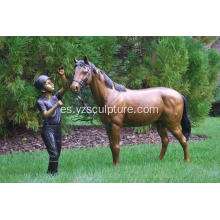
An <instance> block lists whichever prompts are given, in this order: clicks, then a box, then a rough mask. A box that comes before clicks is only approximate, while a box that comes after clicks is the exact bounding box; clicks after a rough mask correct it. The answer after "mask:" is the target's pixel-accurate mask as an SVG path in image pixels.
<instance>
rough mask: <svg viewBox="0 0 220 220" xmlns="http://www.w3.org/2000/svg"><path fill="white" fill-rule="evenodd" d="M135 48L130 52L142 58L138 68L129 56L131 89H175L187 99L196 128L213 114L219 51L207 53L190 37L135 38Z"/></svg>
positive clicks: (219, 61)
mask: <svg viewBox="0 0 220 220" xmlns="http://www.w3.org/2000/svg"><path fill="white" fill-rule="evenodd" d="M140 38H142V37H140ZM134 45H136V46H134V47H133V49H132V50H131V52H130V53H133V54H136V56H135V55H133V57H136V58H135V59H139V65H138V66H137V65H134V64H133V63H132V61H131V62H130V60H129V59H130V57H129V56H127V63H128V64H131V65H129V67H127V70H126V71H130V73H126V71H125V74H126V75H127V76H128V77H127V82H128V86H129V87H130V88H143V87H157V86H162V87H169V88H173V89H175V90H177V91H178V92H180V93H181V94H183V95H184V96H185V97H186V99H187V100H188V105H189V112H190V118H191V120H192V123H193V125H197V124H198V123H199V122H200V121H201V120H204V118H205V117H206V116H207V114H208V113H209V111H210V108H211V102H212V101H213V92H214V90H215V87H216V80H217V73H218V71H219V63H220V56H219V55H218V53H217V51H216V50H207V49H206V48H205V47H204V46H203V44H202V43H201V42H200V41H198V40H196V39H194V38H191V37H158V38H153V39H151V38H145V39H144V40H142V41H141V40H138V39H135V42H134ZM137 45H140V48H141V47H142V46H146V45H148V46H146V49H145V50H143V49H142V50H141V49H138V50H137ZM124 54H125V55H126V53H124ZM140 54H141V56H140ZM124 59H126V58H124ZM136 63H138V62H136Z"/></svg>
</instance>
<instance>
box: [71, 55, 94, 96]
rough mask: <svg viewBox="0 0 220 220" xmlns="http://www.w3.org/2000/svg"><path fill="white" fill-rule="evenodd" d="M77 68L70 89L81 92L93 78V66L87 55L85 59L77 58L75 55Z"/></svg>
mask: <svg viewBox="0 0 220 220" xmlns="http://www.w3.org/2000/svg"><path fill="white" fill-rule="evenodd" d="M74 62H75V68H74V77H73V81H72V84H71V86H70V89H71V91H72V92H75V93H79V92H80V91H81V90H82V89H83V88H84V87H86V86H87V85H88V84H90V82H91V80H92V67H91V65H90V63H89V61H88V58H87V56H85V57H84V60H79V61H78V60H77V59H76V58H75V57H74Z"/></svg>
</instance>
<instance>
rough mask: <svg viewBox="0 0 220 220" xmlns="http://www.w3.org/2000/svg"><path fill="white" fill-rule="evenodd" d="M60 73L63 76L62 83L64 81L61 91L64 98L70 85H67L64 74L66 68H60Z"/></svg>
mask: <svg viewBox="0 0 220 220" xmlns="http://www.w3.org/2000/svg"><path fill="white" fill-rule="evenodd" d="M58 72H59V74H60V76H61V81H62V85H63V87H62V88H61V89H60V90H59V93H60V95H61V96H62V95H63V94H64V92H65V91H66V90H67V88H68V83H67V79H66V76H65V73H64V68H63V67H60V68H59V70H58Z"/></svg>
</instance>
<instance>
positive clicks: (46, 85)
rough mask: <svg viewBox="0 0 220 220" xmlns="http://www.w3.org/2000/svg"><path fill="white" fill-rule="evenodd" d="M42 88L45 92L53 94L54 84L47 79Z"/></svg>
mask: <svg viewBox="0 0 220 220" xmlns="http://www.w3.org/2000/svg"><path fill="white" fill-rule="evenodd" d="M44 88H45V89H47V91H50V92H53V91H54V89H55V88H54V84H53V83H52V81H51V80H50V79H48V80H47V81H46V82H45V83H44Z"/></svg>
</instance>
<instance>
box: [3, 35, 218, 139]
mask: <svg viewBox="0 0 220 220" xmlns="http://www.w3.org/2000/svg"><path fill="white" fill-rule="evenodd" d="M207 39H208V40H209V41H210V40H214V39H210V38H207ZM207 39H206V40H204V39H203V40H201V39H200V38H199V39H198V40H197V39H195V38H192V37H0V84H1V87H0V95H1V100H0V135H7V134H8V132H9V131H11V130H12V129H13V128H14V127H16V126H23V127H26V128H31V129H33V130H35V131H36V130H38V129H39V126H40V125H41V121H42V120H41V115H40V113H39V111H38V110H37V109H36V106H35V103H36V100H37V98H38V97H39V96H40V94H39V93H38V92H37V91H36V90H35V88H34V87H33V82H34V80H35V79H36V78H37V77H38V76H39V75H41V74H45V75H49V76H52V80H53V81H54V82H55V86H56V88H57V89H59V88H60V87H61V81H60V78H59V75H58V74H57V69H58V67H59V66H60V65H63V66H64V67H65V73H66V75H67V78H68V80H69V83H70V82H71V80H72V77H73V69H74V61H73V56H76V57H77V59H82V58H83V57H84V55H87V56H88V58H89V60H90V61H91V62H93V63H94V64H95V65H96V66H97V67H99V68H100V69H102V70H103V71H105V72H106V73H107V74H108V75H109V76H110V77H111V78H112V79H113V80H115V81H116V82H118V83H122V84H124V85H125V86H127V87H128V88H133V89H140V88H148V87H153V86H166V87H170V88H173V89H176V90H177V91H179V92H180V93H182V94H183V95H184V96H186V98H187V100H188V102H189V110H190V117H191V119H192V121H193V123H194V124H195V125H196V124H197V123H198V122H199V121H201V120H202V119H204V118H205V116H206V115H207V114H208V112H209V110H210V106H211V102H212V101H213V92H214V89H215V86H216V75H217V72H218V69H219V55H218V54H217V52H216V51H215V50H207V49H206V47H204V46H203V44H202V43H201V41H204V42H209V41H207ZM84 98H85V100H86V101H87V102H89V103H90V104H91V105H94V101H93V100H92V98H91V93H90V91H89V89H87V90H85V97H84ZM74 100H75V99H74V96H73V94H72V93H71V92H70V91H68V92H67V93H66V94H65V96H64V100H63V102H64V106H65V107H68V106H69V105H71V104H72V103H73V102H74ZM69 118H70V117H69V115H67V114H64V115H63V128H64V129H66V128H67V125H68V124H70V122H69Z"/></svg>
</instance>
